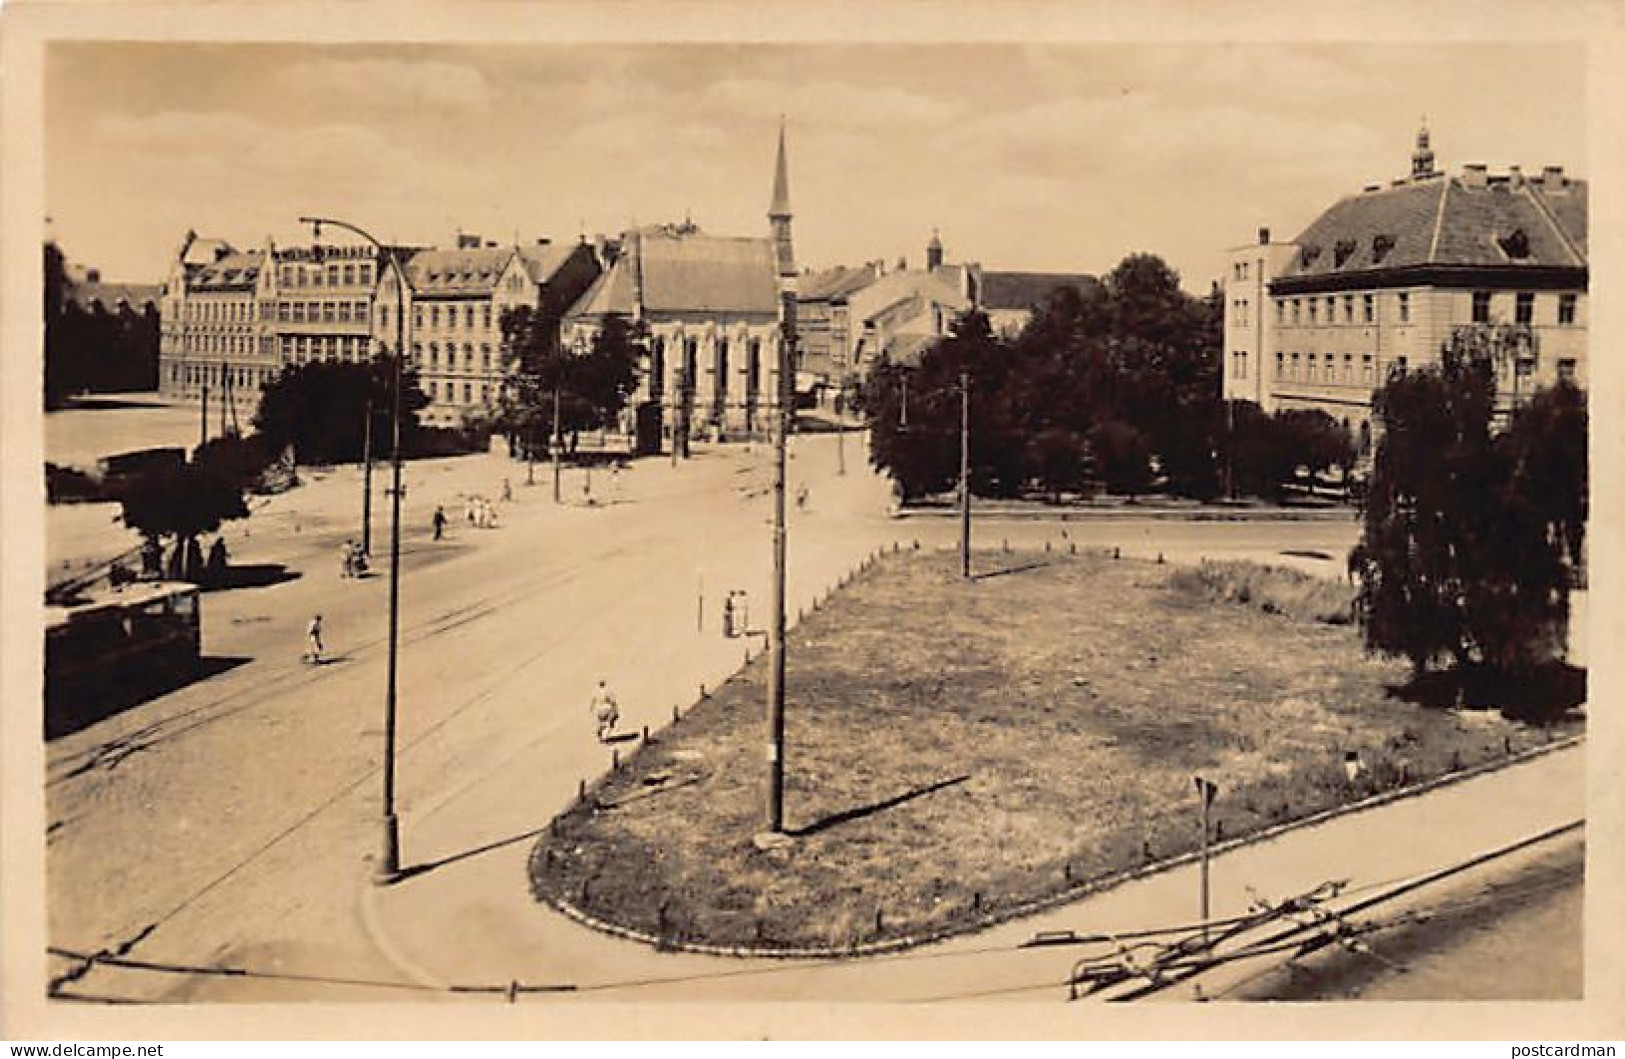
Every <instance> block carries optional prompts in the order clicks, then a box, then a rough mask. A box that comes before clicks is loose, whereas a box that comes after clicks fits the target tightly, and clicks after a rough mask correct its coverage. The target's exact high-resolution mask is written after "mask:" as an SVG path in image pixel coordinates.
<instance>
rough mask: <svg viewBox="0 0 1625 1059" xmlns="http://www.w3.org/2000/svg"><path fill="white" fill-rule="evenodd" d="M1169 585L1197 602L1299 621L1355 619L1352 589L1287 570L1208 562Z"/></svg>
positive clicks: (1344, 622)
mask: <svg viewBox="0 0 1625 1059" xmlns="http://www.w3.org/2000/svg"><path fill="white" fill-rule="evenodd" d="M1168 584H1169V586H1170V587H1172V588H1174V589H1175V590H1177V591H1179V592H1182V593H1184V594H1186V595H1188V596H1192V597H1194V598H1196V599H1202V600H1208V601H1212V602H1218V603H1238V604H1242V605H1244V606H1251V607H1256V608H1258V609H1259V610H1262V611H1264V612H1265V613H1266V614H1281V615H1285V616H1286V617H1288V618H1292V619H1294V620H1297V621H1318V622H1321V623H1323V624H1326V625H1347V624H1349V622H1351V621H1353V620H1354V590H1353V589H1352V588H1350V587H1349V586H1347V585H1343V584H1339V583H1338V582H1336V581H1328V580H1326V579H1325V578H1323V577H1314V576H1311V575H1309V574H1306V573H1303V572H1302V571H1300V570H1291V569H1288V568H1286V567H1280V566H1262V565H1260V564H1258V563H1249V562H1240V561H1235V562H1231V561H1225V562H1217V561H1206V562H1203V563H1202V564H1201V565H1200V566H1197V567H1190V568H1186V569H1182V570H1178V571H1175V573H1174V574H1173V576H1171V577H1170V578H1169V579H1168Z"/></svg>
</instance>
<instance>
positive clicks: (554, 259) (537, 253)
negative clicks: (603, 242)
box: [519, 243, 576, 283]
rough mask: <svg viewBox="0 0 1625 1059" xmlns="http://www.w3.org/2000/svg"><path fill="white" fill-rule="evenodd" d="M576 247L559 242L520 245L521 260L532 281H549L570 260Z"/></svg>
mask: <svg viewBox="0 0 1625 1059" xmlns="http://www.w3.org/2000/svg"><path fill="white" fill-rule="evenodd" d="M575 251H576V247H574V246H568V245H561V244H557V243H531V244H529V245H521V246H520V247H519V260H520V262H521V263H522V264H523V265H524V266H525V271H526V272H527V273H528V274H529V275H530V281H531V282H532V283H547V282H549V281H551V280H552V279H553V277H554V276H555V275H557V274H558V271H559V269H561V268H563V267H564V264H565V262H567V261H569V260H570V255H572V254H574V253H575Z"/></svg>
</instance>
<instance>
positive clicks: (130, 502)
mask: <svg viewBox="0 0 1625 1059" xmlns="http://www.w3.org/2000/svg"><path fill="white" fill-rule="evenodd" d="M121 502H122V506H123V512H124V524H125V525H126V526H128V527H130V528H131V529H133V530H135V531H136V532H138V533H140V534H141V535H142V536H143V537H145V538H147V539H148V540H150V541H153V542H155V543H157V544H158V545H160V546H162V544H163V542H164V539H165V538H166V537H167V538H174V540H175V545H176V547H175V551H174V553H173V554H174V555H176V556H190V555H193V554H195V553H196V550H197V549H196V541H197V538H198V537H199V536H201V535H203V534H205V533H213V532H214V531H215V530H217V529H219V528H220V525H221V523H223V522H227V521H230V520H232V519H239V518H246V517H247V516H248V505H247V504H246V503H245V502H244V500H243V487H242V484H241V482H239V481H237V480H236V479H235V478H234V477H233V476H232V475H231V474H229V473H225V472H224V471H223V470H222V469H221V468H220V467H218V466H216V465H213V464H209V463H200V462H197V461H194V462H191V463H183V464H179V465H178V466H175V467H169V468H165V469H162V470H153V471H148V472H146V473H144V474H140V475H137V476H136V477H135V478H133V479H132V480H131V481H130V482H129V484H128V485H127V486H126V487H125V489H124V491H123V494H122V500H121ZM189 565H190V563H183V562H182V561H180V560H177V561H176V563H175V567H173V569H174V570H175V572H176V573H177V574H179V575H182V576H187V575H191V576H196V574H197V573H198V571H197V570H194V569H187V568H186V567H187V566H189Z"/></svg>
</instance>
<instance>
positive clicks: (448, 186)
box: [45, 43, 1587, 290]
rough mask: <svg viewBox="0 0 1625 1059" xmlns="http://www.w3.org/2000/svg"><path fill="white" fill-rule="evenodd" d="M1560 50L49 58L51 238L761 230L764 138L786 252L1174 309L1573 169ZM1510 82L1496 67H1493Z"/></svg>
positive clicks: (176, 48) (1573, 120)
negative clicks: (1459, 183)
mask: <svg viewBox="0 0 1625 1059" xmlns="http://www.w3.org/2000/svg"><path fill="white" fill-rule="evenodd" d="M1583 58H1584V57H1583V54H1582V53H1580V52H1579V51H1578V50H1577V49H1576V48H1574V47H1572V46H1568V45H1561V44H1536V45H1524V46H1504V45H1484V44H1476V45H1434V44H1429V45H1405V44H1394V43H1385V44H1366V45H1357V46H1355V45H1301V44H1300V45H1289V46H1256V45H1255V46H1223V45H1217V44H1200V45H1156V46H1135V45H1125V44H1079V45H1055V46H1038V45H1003V44H967V45H960V44H948V45H936V44H933V45H851V44H824V45H818V44H807V45H700V44H696V45H687V44H663V45H597V44H594V45H572V46H561V45H511V46H509V45H486V44H477V45H436V44H431V45H413V46H394V45H388V46H386V45H310V44H288V45H269V44H267V45H260V44H181V43H163V44H107V43H58V44H55V45H52V47H51V49H50V52H49V54H48V59H47V67H46V70H47V73H46V169H45V173H46V201H47V212H48V214H49V215H50V216H51V218H52V226H51V232H52V234H53V235H54V236H55V238H56V239H57V240H58V241H59V242H60V243H61V244H62V246H63V248H64V249H65V250H66V252H67V253H68V255H69V257H70V258H71V259H73V260H75V261H78V262H82V263H85V264H90V265H97V266H100V267H101V269H102V271H103V274H104V275H105V276H107V277H108V278H110V279H125V280H154V281H155V280H157V279H158V278H159V277H161V275H162V274H163V272H164V270H165V267H166V263H167V261H168V260H169V258H170V256H171V255H172V254H173V252H174V250H175V248H176V246H177V245H178V243H179V241H180V239H181V237H182V235H183V234H184V232H185V231H186V229H187V228H195V229H196V230H198V231H199V232H201V233H204V234H207V235H216V236H221V237H224V238H226V239H228V240H230V241H231V242H233V243H234V244H236V245H238V246H244V247H247V246H255V245H259V244H260V243H261V242H262V241H263V240H264V238H265V237H266V236H267V235H269V236H272V237H274V238H276V239H277V240H278V241H279V242H285V241H291V240H297V239H299V238H301V237H302V236H303V234H304V233H302V232H301V230H300V228H299V226H298V225H297V223H296V221H295V218H296V217H297V216H298V215H299V214H301V213H314V212H319V213H326V214H329V215H333V216H339V217H344V218H347V219H351V220H354V221H356V222H358V223H360V224H362V225H363V226H365V227H368V228H370V229H372V230H373V231H374V233H375V234H377V235H379V236H380V237H382V238H386V239H393V240H399V241H402V242H422V243H435V242H440V243H445V242H447V241H449V240H450V239H451V238H452V235H453V233H454V232H455V231H456V230H457V229H459V228H461V229H463V230H466V231H475V232H479V233H481V234H482V235H484V236H485V237H486V238H497V239H502V240H511V239H513V238H514V235H515V233H517V234H518V235H519V236H520V237H521V238H524V239H530V238H534V237H535V236H538V235H547V236H551V237H553V238H554V239H566V238H569V239H573V238H575V237H576V235H577V234H578V233H579V232H581V231H583V230H584V231H585V232H587V233H588V234H589V235H590V234H591V233H594V232H614V231H618V230H619V229H621V228H624V227H626V226H628V225H629V224H631V223H634V222H635V223H639V224H647V223H653V222H658V221H668V220H680V219H681V218H682V217H683V216H684V215H685V214H688V215H691V216H692V218H693V219H694V221H695V222H696V223H698V224H699V225H700V226H701V227H703V228H705V229H707V230H709V231H712V232H716V233H718V234H736V235H752V234H758V233H765V231H766V221H765V218H764V212H765V209H766V206H767V201H768V196H769V191H770V186H771V178H772V163H773V149H774V136H775V132H776V128H777V122H778V116H779V115H780V114H781V113H782V114H784V115H785V116H786V119H787V121H788V123H789V136H790V156H791V173H790V179H791V192H792V198H793V202H794V206H795V213H796V218H795V234H796V244H797V251H798V256H799V258H800V260H801V262H802V263H803V264H809V265H813V266H818V267H821V266H825V265H832V264H838V263H855V262H861V261H863V260H867V259H870V258H876V257H885V258H887V259H889V260H895V259H896V258H898V257H899V256H904V255H906V256H907V257H908V258H909V259H910V261H911V262H914V263H918V262H919V261H920V259H921V257H922V256H923V247H924V244H925V242H926V240H927V239H928V238H929V237H930V233H931V229H932V228H933V227H938V228H940V229H941V232H942V238H943V241H944V242H945V243H946V244H947V247H948V255H949V258H950V259H951V260H975V261H981V262H982V263H983V264H984V265H986V266H988V267H990V268H1004V269H1035V270H1043V269H1050V270H1066V271H1084V272H1102V271H1105V270H1107V269H1109V268H1110V267H1111V266H1112V265H1113V264H1115V263H1116V262H1117V261H1118V260H1120V259H1121V258H1122V257H1123V256H1124V255H1125V254H1128V253H1131V252H1135V251H1152V252H1155V253H1158V254H1161V255H1162V256H1163V257H1164V258H1166V259H1167V260H1168V261H1169V263H1170V264H1172V265H1173V266H1174V267H1175V268H1176V269H1177V270H1179V272H1180V273H1181V275H1182V276H1183V278H1184V282H1185V284H1186V286H1187V287H1188V288H1190V289H1192V290H1205V289H1206V287H1207V284H1208V282H1209V281H1210V280H1211V279H1214V278H1217V276H1218V274H1219V270H1220V262H1221V260H1222V252H1223V249H1224V248H1225V247H1228V246H1233V245H1236V244H1238V243H1243V242H1246V241H1248V240H1249V239H1251V238H1252V235H1253V233H1254V231H1255V230H1256V228H1257V227H1258V226H1259V225H1269V226H1270V227H1272V228H1273V229H1274V230H1275V231H1276V232H1277V233H1279V234H1280V236H1281V237H1290V236H1292V235H1293V234H1295V233H1296V232H1297V231H1299V230H1300V229H1301V228H1303V227H1304V226H1306V225H1307V224H1308V222H1309V221H1310V220H1312V219H1313V217H1314V215H1315V213H1316V212H1317V211H1318V210H1319V209H1321V208H1323V207H1325V206H1326V205H1329V204H1330V203H1331V202H1332V201H1333V200H1334V199H1335V198H1337V197H1338V196H1340V195H1343V194H1347V193H1350V192H1354V191H1358V190H1359V189H1360V187H1361V186H1363V185H1365V184H1367V183H1371V182H1375V181H1380V180H1387V179H1390V178H1393V177H1397V176H1401V175H1403V174H1405V173H1406V172H1407V171H1408V168H1409V155H1410V151H1411V146H1412V140H1413V137H1414V135H1415V130H1416V126H1417V124H1418V120H1419V119H1420V117H1421V116H1422V115H1424V114H1425V115H1426V116H1427V119H1428V123H1429V125H1430V126H1431V128H1432V130H1433V136H1434V147H1435V150H1436V151H1437V152H1438V154H1439V160H1440V162H1441V163H1442V164H1443V165H1444V166H1446V167H1447V168H1449V169H1452V170H1454V169H1459V167H1460V166H1461V164H1462V163H1464V162H1474V161H1481V162H1487V163H1489V164H1490V165H1491V167H1492V168H1495V169H1499V168H1504V167H1505V166H1506V165H1509V164H1522V165H1523V166H1524V167H1525V169H1531V168H1534V169H1538V168H1539V167H1540V166H1541V165H1543V164H1557V165H1563V166H1566V167H1567V168H1568V169H1569V171H1570V172H1571V173H1579V174H1581V175H1585V174H1586V172H1587V167H1586V154H1585V150H1586V144H1585V133H1584V126H1585V122H1584V114H1585V100H1584V84H1585V74H1584V65H1583ZM1513 71H1515V72H1516V76H1512V75H1511V74H1512V72H1513Z"/></svg>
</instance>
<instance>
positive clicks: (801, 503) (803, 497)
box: [796, 485, 807, 511]
mask: <svg viewBox="0 0 1625 1059" xmlns="http://www.w3.org/2000/svg"><path fill="white" fill-rule="evenodd" d="M796 510H797V511H805V510H807V487H806V486H804V485H803V486H798V487H797V488H796Z"/></svg>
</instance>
